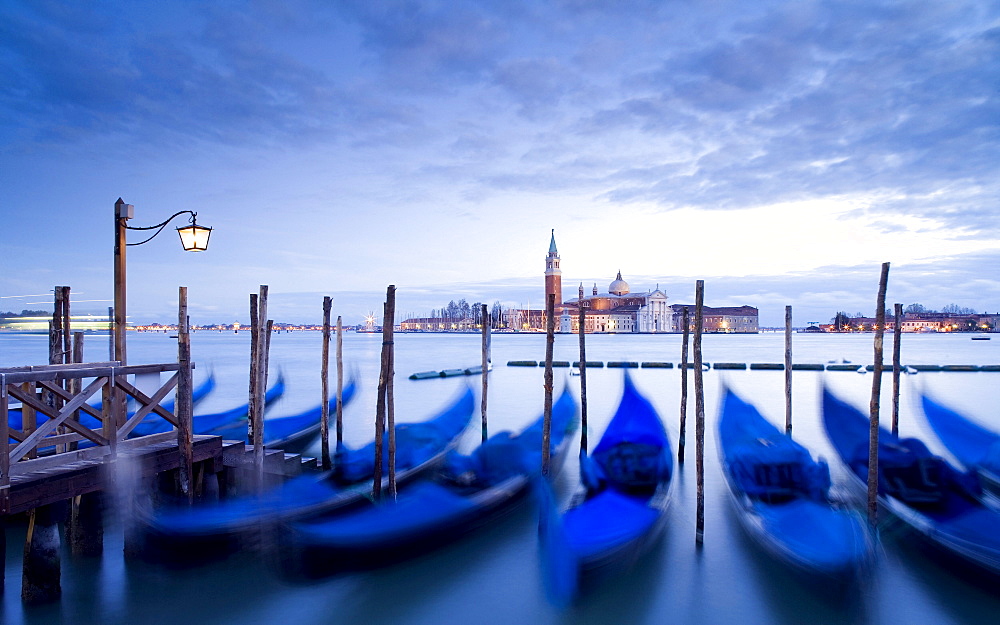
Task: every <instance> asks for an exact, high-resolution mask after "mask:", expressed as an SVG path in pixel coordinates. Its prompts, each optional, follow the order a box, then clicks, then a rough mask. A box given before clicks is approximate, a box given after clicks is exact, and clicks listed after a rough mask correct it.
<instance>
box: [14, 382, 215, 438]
mask: <svg viewBox="0 0 1000 625" xmlns="http://www.w3.org/2000/svg"><path fill="white" fill-rule="evenodd" d="M214 389H215V372H214V371H213V372H211V373H209V374H208V377H207V378H205V379H204V380H202V382H201V384H199V385H198V386H196V387H195V388H194V390H193V391H192V392H191V402H192V405H193V406H197V405H198V403H199V402H200V401H201V400H203V399H205V397H207V396H208V394H209V393H211V392H212V391H213V390H214ZM88 405H89V406H90V407H91V408H93V409H94V410H100V409H101V406H102V403H101V401H97V402H92V403H90V404H88ZM160 405H161V406H162V407H163V408H164V409H165V410H166V411H168V412H173V411H174V400H173V399H165V400H164V401H162V402H161V403H160ZM36 414H37V416H38V418H39V419H48V417H47V416H45V415H44V414H42V413H36ZM133 414H135V412H129V417H131V416H132V415H133ZM22 417H23V415H22V413H21V409H20V408H11V409H10V410H8V411H7V423H8V424H9V426H10V427H11V429H15V430H20V429H21V428H22V427H23V425H24V423H23V420H22ZM146 420H149V421H153V420H156V421H160V422H163V418H162V417H159V416H154V415H150V416H149V417H146V419H144V421H146ZM164 423H165V422H164ZM80 424H81V425H83V426H84V427H88V428H90V429H92V430H97V429H100V428H101V427H102V426H101V422H100V420H99V419H97V418H96V417H94V416H93V415H90V414H87V413H86V412H84V411H82V410H81V411H80Z"/></svg>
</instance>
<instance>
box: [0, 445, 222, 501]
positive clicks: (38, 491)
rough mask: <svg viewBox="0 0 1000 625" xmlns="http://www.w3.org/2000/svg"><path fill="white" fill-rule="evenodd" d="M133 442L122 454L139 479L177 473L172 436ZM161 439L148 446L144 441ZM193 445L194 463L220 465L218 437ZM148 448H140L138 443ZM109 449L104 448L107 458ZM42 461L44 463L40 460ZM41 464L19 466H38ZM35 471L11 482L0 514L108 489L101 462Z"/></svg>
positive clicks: (86, 462)
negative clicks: (170, 472) (212, 461)
mask: <svg viewBox="0 0 1000 625" xmlns="http://www.w3.org/2000/svg"><path fill="white" fill-rule="evenodd" d="M162 436H163V435H154V436H148V437H143V438H141V439H130V440H129V441H125V442H123V443H122V447H123V449H122V454H124V455H125V456H126V457H128V458H130V459H131V460H132V462H133V464H134V465H135V466H136V467H138V470H139V474H140V477H151V476H153V475H156V474H158V473H162V472H163V471H169V470H172V469H176V468H177V467H178V465H179V463H180V453H179V450H178V449H177V441H176V438H174V437H173V433H166V436H167V438H162ZM154 438H159V439H160V440H159V441H158V442H153V443H152V444H149V442H148V441H144V439H154ZM194 438H195V440H194V441H193V445H192V446H193V454H194V461H195V462H203V461H207V460H216V461H221V458H222V439H221V438H220V437H218V436H204V435H203V436H196V437H194ZM140 441H141V442H144V443H145V444H142V445H137V444H136V443H137V442H140ZM109 449H110V448H108V447H104V448H103V450H104V451H105V455H106V454H107V451H108V450H109ZM39 460H43V459H39ZM39 460H32V461H25V462H23V463H19V464H25V465H28V464H29V463H38V462H39ZM31 466H32V467H34V470H32V471H29V472H25V473H22V474H19V475H17V476H16V477H14V478H13V479H12V484H11V486H10V489H9V491H7V494H8V495H9V497H8V498H7V499H6V502H4V501H0V506H6V507H4V508H3V509H2V510H0V514H14V513H18V512H23V511H25V510H30V509H31V508H36V507H39V506H43V505H47V504H50V503H55V502H57V501H64V500H67V499H70V498H72V497H76V496H78V495H83V494H86V493H89V492H94V491H96V490H102V489H104V488H107V486H108V475H109V473H108V471H107V466H108V465H107V464H105V463H104V462H102V460H101V458H93V459H89V460H83V461H76V462H73V463H69V464H64V465H61V466H57V467H46V468H42V469H38V467H39V466H41V465H40V464H31Z"/></svg>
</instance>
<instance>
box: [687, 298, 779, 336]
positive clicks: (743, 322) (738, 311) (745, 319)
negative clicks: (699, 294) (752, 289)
mask: <svg viewBox="0 0 1000 625" xmlns="http://www.w3.org/2000/svg"><path fill="white" fill-rule="evenodd" d="M684 306H685V305H682V304H674V305H673V306H671V308H672V309H673V311H674V324H675V325H676V327H677V328H678V329H680V330H683V329H684V323H683V321H682V319H683V315H684ZM686 306H687V309H688V315H689V324H690V326H691V327H690V329H691V330H693V329H694V305H693V304H687V305H686ZM701 315H702V323H701V327H702V332H716V333H722V334H755V333H757V332H759V331H760V328H759V326H758V316H759V311H758V310H757V309H756V308H755V307H753V306H736V307H731V306H725V307H720V308H713V307H712V306H703V307H702V312H701Z"/></svg>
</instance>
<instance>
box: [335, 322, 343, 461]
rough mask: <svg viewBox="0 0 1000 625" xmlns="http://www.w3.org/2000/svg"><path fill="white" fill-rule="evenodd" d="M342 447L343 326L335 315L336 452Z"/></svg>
mask: <svg viewBox="0 0 1000 625" xmlns="http://www.w3.org/2000/svg"><path fill="white" fill-rule="evenodd" d="M343 446H344V324H343V321H342V320H341V317H340V315H337V451H340V449H341V447H343Z"/></svg>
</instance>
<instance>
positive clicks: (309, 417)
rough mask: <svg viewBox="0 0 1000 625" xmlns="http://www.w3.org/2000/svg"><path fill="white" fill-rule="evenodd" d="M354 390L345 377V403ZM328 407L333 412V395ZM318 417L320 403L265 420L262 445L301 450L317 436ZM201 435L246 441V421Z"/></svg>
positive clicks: (335, 401) (217, 428) (354, 387)
mask: <svg viewBox="0 0 1000 625" xmlns="http://www.w3.org/2000/svg"><path fill="white" fill-rule="evenodd" d="M357 390H358V384H357V381H356V380H355V379H354V378H351V379H350V380H348V382H347V385H346V386H345V387H344V391H343V400H344V405H345V406H346V405H347V403H348V402H350V401H351V399H352V398H353V397H354V395H355V393H356V392H357ZM329 406H330V414H331V415H333V414H335V413H336V411H337V398H336V397H334V398H332V399H330V403H329ZM321 416H322V406H316V407H314V408H310V409H309V410H306V411H304V412H301V413H299V414H294V415H287V416H284V417H273V418H270V419H265V420H264V444H265V445H267V446H268V447H271V448H273V449H283V450H285V451H301V450H302V449H305V448H306V447H307V446H308V445H309V443H311V442H312V441H313V440H314V439H315V438H316V437H317V436H319V431H320V417H321ZM205 434H212V435H215V436H221V437H222V438H224V439H226V440H243V441H247V423H246V420H243V421H241V422H237V423H226V424H224V425H221V426H219V427H216V428H214V429H211V430H208V431H206V432H205Z"/></svg>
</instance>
